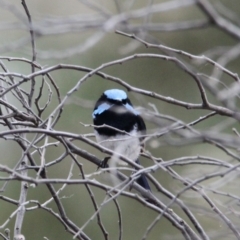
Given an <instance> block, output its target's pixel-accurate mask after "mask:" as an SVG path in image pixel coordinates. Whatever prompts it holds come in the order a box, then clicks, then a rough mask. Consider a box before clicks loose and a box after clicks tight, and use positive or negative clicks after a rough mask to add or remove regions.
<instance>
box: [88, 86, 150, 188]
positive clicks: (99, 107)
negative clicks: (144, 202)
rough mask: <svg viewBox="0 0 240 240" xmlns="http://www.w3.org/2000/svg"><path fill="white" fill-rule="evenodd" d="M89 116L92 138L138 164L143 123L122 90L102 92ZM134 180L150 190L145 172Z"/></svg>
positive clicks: (144, 130)
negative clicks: (90, 117) (93, 135)
mask: <svg viewBox="0 0 240 240" xmlns="http://www.w3.org/2000/svg"><path fill="white" fill-rule="evenodd" d="M92 117H93V124H94V133H95V137H96V141H97V142H98V143H99V144H100V145H101V146H103V147H105V148H107V149H109V150H111V151H113V152H115V153H118V154H121V155H123V156H125V157H126V158H128V159H131V160H132V161H135V162H136V163H138V164H139V156H140V153H141V151H142V147H143V140H144V136H143V135H144V134H146V125H145V123H144V120H143V118H142V117H141V116H140V114H139V112H138V111H137V110H135V109H134V107H133V105H132V103H131V101H130V100H129V98H128V96H127V94H126V92H125V91H123V90H120V89H109V90H106V91H104V92H103V94H102V95H101V96H100V98H99V99H98V100H97V102H96V104H95V107H94V110H93V113H92ZM109 159H110V157H107V158H105V160H106V161H103V165H102V167H104V166H105V167H106V164H107V163H106V162H107V161H108V160H109ZM136 182H137V183H138V184H139V185H140V186H141V187H143V188H145V189H146V190H149V191H151V188H150V186H149V183H148V181H147V178H146V176H145V174H141V175H140V177H139V178H138V179H137V180H136Z"/></svg>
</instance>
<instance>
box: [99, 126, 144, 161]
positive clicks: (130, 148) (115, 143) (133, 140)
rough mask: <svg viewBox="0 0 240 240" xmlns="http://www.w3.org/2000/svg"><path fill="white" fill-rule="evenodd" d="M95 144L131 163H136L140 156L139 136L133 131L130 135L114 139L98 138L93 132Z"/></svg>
mask: <svg viewBox="0 0 240 240" xmlns="http://www.w3.org/2000/svg"><path fill="white" fill-rule="evenodd" d="M95 135H96V140H97V142H98V143H99V144H100V145H102V146H103V147H105V148H108V149H109V150H112V151H114V152H115V153H118V154H121V155H123V156H125V157H126V158H129V159H130V160H132V161H136V160H137V159H138V157H139V155H140V151H141V147H140V141H139V134H138V133H137V132H136V131H135V130H133V131H132V132H131V133H130V135H122V134H118V135H116V136H114V137H108V136H99V134H98V133H97V131H95Z"/></svg>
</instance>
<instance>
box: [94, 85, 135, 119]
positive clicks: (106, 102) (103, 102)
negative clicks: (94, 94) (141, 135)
mask: <svg viewBox="0 0 240 240" xmlns="http://www.w3.org/2000/svg"><path fill="white" fill-rule="evenodd" d="M112 106H120V107H124V108H125V109H126V110H127V111H130V112H132V113H134V114H135V115H138V114H139V113H138V112H137V111H136V110H135V109H134V108H133V106H132V104H131V102H130V100H129V99H128V96H127V94H126V92H124V91H123V90H120V89H109V90H106V91H105V92H104V93H103V94H102V96H101V97H100V98H99V99H98V101H97V103H96V105H95V108H94V111H93V114H92V117H93V118H95V116H96V115H97V114H101V113H103V112H104V111H106V110H108V109H110V108H111V107H112Z"/></svg>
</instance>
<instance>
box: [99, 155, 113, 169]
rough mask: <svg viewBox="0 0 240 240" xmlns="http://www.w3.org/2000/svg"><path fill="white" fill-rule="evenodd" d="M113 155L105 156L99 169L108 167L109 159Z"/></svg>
mask: <svg viewBox="0 0 240 240" xmlns="http://www.w3.org/2000/svg"><path fill="white" fill-rule="evenodd" d="M110 158H111V157H109V156H108V157H105V158H104V159H103V160H102V162H101V163H100V165H99V166H98V169H99V168H108V161H109V159H110Z"/></svg>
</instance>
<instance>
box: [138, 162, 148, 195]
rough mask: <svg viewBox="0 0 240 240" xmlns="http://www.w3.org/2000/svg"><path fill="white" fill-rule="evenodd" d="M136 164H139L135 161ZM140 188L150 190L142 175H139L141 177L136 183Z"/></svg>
mask: <svg viewBox="0 0 240 240" xmlns="http://www.w3.org/2000/svg"><path fill="white" fill-rule="evenodd" d="M136 163H137V164H140V162H139V160H137V161H136ZM136 182H137V183H138V184H139V185H140V186H141V187H143V188H145V189H146V190H150V191H151V188H150V186H149V183H148V181H147V178H146V176H145V174H144V173H142V174H141V176H140V177H139V178H138V179H137V181H136Z"/></svg>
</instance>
